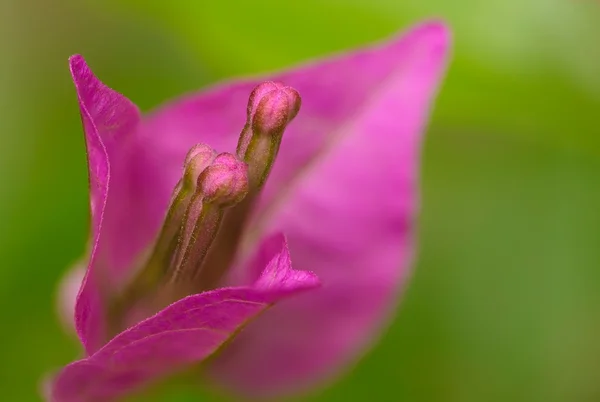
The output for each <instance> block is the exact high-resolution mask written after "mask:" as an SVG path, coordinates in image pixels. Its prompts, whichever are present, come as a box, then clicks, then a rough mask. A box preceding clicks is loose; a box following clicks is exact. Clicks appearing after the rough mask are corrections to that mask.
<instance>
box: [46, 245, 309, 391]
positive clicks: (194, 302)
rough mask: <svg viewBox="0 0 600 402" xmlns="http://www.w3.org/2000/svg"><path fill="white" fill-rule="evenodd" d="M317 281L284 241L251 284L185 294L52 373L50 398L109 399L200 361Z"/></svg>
mask: <svg viewBox="0 0 600 402" xmlns="http://www.w3.org/2000/svg"><path fill="white" fill-rule="evenodd" d="M318 285H319V281H318V279H317V278H316V276H315V275H313V274H311V273H309V272H303V271H295V270H292V269H291V265H290V259H289V252H288V249H287V246H286V245H285V242H283V241H281V242H280V248H279V251H278V253H277V254H276V255H275V256H274V257H273V258H272V259H271V260H270V262H269V263H268V264H267V265H266V267H265V268H264V271H263V273H262V275H261V276H260V277H259V279H258V280H257V281H256V283H255V285H254V286H251V287H237V288H222V289H217V290H213V291H209V292H205V293H201V294H197V295H192V296H188V297H186V298H184V299H182V300H179V301H178V302H176V303H173V304H172V305H170V306H168V307H167V308H165V309H164V310H162V311H160V312H159V313H158V314H156V315H154V316H153V317H150V318H148V319H146V320H144V321H142V322H140V323H139V324H137V325H135V326H133V327H131V328H129V329H128V330H126V331H124V332H122V333H121V334H119V335H118V336H116V337H115V338H113V339H112V340H111V341H110V342H108V343H107V344H106V345H105V346H103V347H102V348H101V349H99V350H98V351H97V352H96V353H94V354H93V355H91V356H90V357H88V358H85V359H82V360H79V361H76V362H74V363H71V364H69V365H68V366H66V367H65V368H64V369H63V370H62V371H61V372H60V373H59V374H58V376H57V377H56V378H55V380H54V382H53V386H52V390H51V400H52V401H53V402H84V401H85V402H94V401H110V400H113V399H115V398H117V397H121V396H124V395H128V394H130V393H131V392H132V391H134V390H136V389H138V388H140V387H142V386H144V385H147V384H149V383H151V382H152V381H155V380H159V379H161V378H162V377H164V376H166V375H169V374H173V373H176V372H177V371H180V370H183V369H185V368H187V367H189V366H190V365H192V364H197V363H199V362H202V361H203V360H204V359H206V358H207V357H209V356H211V355H213V354H214V353H215V352H216V351H217V350H219V348H220V347H221V346H222V345H223V344H224V343H225V342H227V341H228V340H229V339H231V338H232V336H233V335H234V334H235V333H237V332H238V331H239V330H240V329H242V328H243V327H244V326H245V325H246V324H247V323H248V322H249V321H251V320H252V319H254V318H255V317H257V316H258V315H259V314H260V313H262V312H264V311H265V310H266V309H268V308H269V307H271V306H272V305H274V304H275V303H277V302H278V301H279V300H281V299H283V298H286V297H289V296H292V295H295V294H297V293H300V292H302V291H306V290H309V289H313V288H315V287H317V286H318Z"/></svg>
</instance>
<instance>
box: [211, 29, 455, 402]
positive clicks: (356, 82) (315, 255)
mask: <svg viewBox="0 0 600 402" xmlns="http://www.w3.org/2000/svg"><path fill="white" fill-rule="evenodd" d="M448 46H449V34H448V31H447V29H446V28H445V26H444V25H442V24H441V23H437V22H433V23H427V24H424V25H421V26H418V27H416V28H415V29H413V30H411V31H410V32H408V33H407V34H405V35H404V36H402V37H400V38H398V39H395V40H392V41H390V42H388V43H385V44H383V45H382V46H378V47H375V48H370V49H366V50H362V51H359V52H357V53H352V54H349V55H347V56H344V57H341V58H338V59H334V60H332V61H328V62H325V63H322V64H315V65H313V66H310V67H307V68H305V69H301V70H298V71H295V72H291V73H288V74H286V75H285V76H284V77H281V78H279V79H280V80H282V81H283V82H285V83H286V84H289V85H291V86H293V87H295V88H297V89H298V91H299V92H300V93H301V94H302V97H303V110H302V111H301V113H300V114H299V115H298V119H297V122H295V123H294V124H292V125H291V127H290V130H289V133H286V137H285V141H287V142H285V145H282V150H281V153H280V156H279V159H278V164H277V166H276V169H275V171H274V172H273V175H272V177H271V178H270V179H269V182H268V184H267V187H269V186H271V187H270V192H266V193H265V197H266V199H267V204H265V205H264V207H265V208H268V209H270V210H269V221H268V222H267V224H266V229H267V230H275V231H282V232H283V233H285V234H286V237H287V238H288V241H289V244H290V249H291V252H292V255H293V256H294V264H295V266H296V267H298V268H300V269H302V268H305V267H310V268H311V270H314V272H315V273H316V274H317V275H318V276H319V278H320V280H321V282H322V283H323V288H322V290H321V291H319V292H314V293H312V294H306V295H301V296H299V297H297V298H294V299H293V300H289V302H286V303H285V304H282V305H279V306H276V307H275V308H274V309H272V310H271V311H269V314H265V315H264V316H261V317H259V318H258V319H257V320H256V321H254V322H253V323H252V324H250V325H249V326H248V328H247V330H246V331H245V332H244V334H243V335H242V336H240V337H238V338H237V339H236V340H235V341H234V342H233V343H232V344H231V345H230V347H229V348H227V350H226V351H224V353H223V354H222V355H220V356H219V358H218V359H216V361H215V362H214V365H213V366H212V374H213V375H214V377H215V378H217V379H219V380H220V381H222V382H223V383H224V384H225V385H226V386H227V387H232V388H235V389H237V390H238V391H241V392H243V393H245V394H248V393H249V394H258V395H263V394H269V395H271V394H276V393H279V392H284V391H285V392H289V391H290V390H291V388H293V389H297V388H299V387H304V386H308V385H310V384H311V383H313V382H314V381H317V380H320V379H323V378H324V377H327V376H330V375H332V374H333V373H335V372H336V369H339V368H340V367H343V365H345V364H348V363H350V362H352V361H353V360H354V359H355V358H356V356H357V354H359V353H360V352H361V351H362V350H363V349H364V347H365V346H366V345H367V344H368V343H370V342H371V341H372V339H373V337H374V336H375V335H376V334H377V333H378V331H379V330H380V327H381V324H382V323H383V321H384V319H385V318H387V317H388V316H389V314H390V312H391V311H392V308H393V307H394V305H395V304H396V300H397V295H398V292H399V290H400V289H401V287H402V285H403V283H404V282H405V280H406V278H407V274H408V272H409V266H410V263H411V260H412V257H413V248H414V239H413V232H414V224H415V222H414V221H415V214H416V213H417V212H418V211H417V209H418V173H419V153H420V146H421V140H422V136H423V132H424V130H425V126H426V123H427V120H428V111H429V109H430V105H431V102H432V100H433V98H434V96H435V94H436V92H437V88H438V85H439V81H440V79H441V77H442V75H443V73H444V70H445V65H446V58H447V51H448ZM288 134H289V135H288ZM306 143H309V144H310V145H305V144H306ZM310 147H315V149H312V150H311V149H310ZM323 147H326V148H327V152H326V153H325V154H322V155H320V157H319V159H312V160H313V164H312V165H309V167H308V168H306V169H304V168H303V166H304V165H303V164H304V163H306V161H307V160H309V159H311V155H312V156H314V154H315V152H317V151H316V149H319V152H323V150H322V148H323ZM293 174H295V176H294V177H293V179H294V180H295V181H296V183H295V186H291V187H290V188H289V189H288V191H289V193H288V194H287V196H286V197H284V198H283V199H282V200H280V202H279V203H275V204H270V205H269V204H268V202H269V201H268V199H269V197H271V196H272V197H275V196H276V195H277V196H278V197H280V196H281V192H282V188H281V186H282V185H283V184H282V183H283V181H284V179H285V178H290V177H292V175H293ZM277 187H280V188H279V189H277ZM276 190H278V191H279V193H277V194H275V192H276ZM255 223H256V224H259V223H260V221H257V222H255ZM290 317H293V318H290Z"/></svg>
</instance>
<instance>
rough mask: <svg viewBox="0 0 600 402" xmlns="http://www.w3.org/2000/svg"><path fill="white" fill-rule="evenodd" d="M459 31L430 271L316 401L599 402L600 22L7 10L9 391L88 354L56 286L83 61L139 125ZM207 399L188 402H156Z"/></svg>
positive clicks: (4, 291) (510, 16)
mask: <svg viewBox="0 0 600 402" xmlns="http://www.w3.org/2000/svg"><path fill="white" fill-rule="evenodd" d="M426 16H438V17H443V18H445V19H446V20H447V21H448V22H449V23H450V24H451V25H452V27H453V29H454V32H455V42H456V43H455V49H454V59H453V63H452V65H451V68H450V71H449V74H448V77H447V80H446V81H445V83H444V86H443V88H442V92H441V95H440V97H439V99H438V101H437V106H436V109H435V113H434V116H433V120H432V123H431V125H430V129H429V132H428V136H427V142H426V146H425V150H424V152H425V154H424V166H423V169H424V173H423V180H424V183H423V190H424V196H423V199H424V206H423V213H422V220H421V242H420V243H421V252H420V259H419V262H418V266H417V269H416V272H415V275H414V277H413V279H412V282H411V284H410V286H409V287H408V291H407V293H406V295H405V297H404V301H403V304H402V306H401V308H400V309H399V310H398V313H397V315H396V319H395V321H394V323H393V325H392V327H391V328H390V329H389V330H388V331H387V332H386V333H385V334H384V337H383V339H382V341H381V342H380V343H379V344H378V345H377V347H376V348H375V349H374V350H372V351H371V352H369V353H368V355H367V356H365V358H364V359H362V361H361V362H360V363H359V364H358V365H357V366H356V367H355V369H353V370H352V371H351V372H350V373H348V374H347V375H345V376H344V377H342V378H341V379H340V380H339V381H337V382H336V383H334V384H331V385H330V386H327V387H326V388H324V389H321V390H317V391H315V393H313V394H311V395H309V396H306V397H304V398H302V399H301V400H310V401H313V400H314V401H363V400H371V401H388V400H389V401H410V402H412V401H415V402H421V401H422V402H432V401H456V402H471V401H472V402H482V401H492V402H494V401H503V402H506V401H524V402H525V401H526V402H535V401H544V402H553V401H557V402H558V401H560V402H580V401H582V402H583V401H586V402H587V401H590V402H597V401H600V317H599V314H600V247H599V241H600V185H599V184H600V129H599V125H598V122H597V119H596V116H598V111H599V110H600V3H598V2H596V1H593V0H543V1H542V0H527V1H524V0H453V1H444V0H431V1H427V0H410V1H397V0H370V1H366V0H363V1H359V0H354V1H352V0H328V1H326V0H304V1H301V2H284V1H280V0H255V1H252V2H250V1H237V2H236V1H225V2H217V1H203V0H198V1H191V0H190V1H171V2H167V1H161V2H154V1H148V0H129V1H116V0H113V1H95V2H92V1H81V0H80V1H75V0H73V1H69V0H60V1H59V0H55V1H52V2H51V1H44V0H0V57H1V62H0V85H1V91H0V135H1V136H2V137H1V140H2V145H1V146H0V180H1V183H2V185H1V186H0V222H2V226H1V227H2V229H1V230H0V262H1V265H0V297H1V302H2V319H3V321H4V323H5V324H4V327H5V329H4V330H3V331H2V332H1V335H0V336H1V338H0V357H1V358H2V361H3V364H1V365H0V390H1V392H2V395H3V400H6V401H29V400H31V401H35V400H38V399H39V397H38V396H37V395H38V388H39V382H40V378H41V376H42V375H43V374H44V373H47V372H48V371H49V370H51V369H53V368H56V367H58V366H59V365H61V364H64V363H66V362H67V361H69V360H70V359H72V358H74V357H75V356H76V355H77V352H78V346H77V343H76V342H75V341H74V339H73V338H69V337H68V336H66V335H64V334H63V332H62V331H61V329H60V327H59V324H58V322H57V320H56V315H55V302H54V298H55V293H56V283H57V281H58V279H59V278H60V277H61V275H62V273H63V272H64V271H65V269H66V268H67V267H68V266H69V265H70V264H71V263H72V262H73V261H74V260H76V259H77V258H78V257H79V256H80V255H81V254H82V252H83V250H84V246H85V241H86V234H87V222H88V217H87V213H88V204H87V173H86V165H85V155H84V143H83V136H82V133H81V127H80V120H79V114H78V109H77V105H76V100H75V92H74V90H73V87H72V84H71V82H70V77H69V74H68V68H67V58H68V57H69V55H71V54H73V53H82V54H84V55H85V56H86V58H87V60H88V62H89V63H90V64H91V65H92V66H93V68H94V70H95V72H96V73H97V74H98V75H99V76H100V77H101V78H102V79H103V80H104V81H105V82H106V83H108V84H109V85H110V86H112V87H113V88H116V89H118V90H119V91H120V92H123V93H125V94H126V95H127V96H128V97H129V98H131V99H132V100H133V101H134V102H136V103H137V104H138V105H140V107H141V108H142V109H143V110H148V109H149V108H151V107H153V106H156V105H158V104H159V103H161V102H163V101H164V100H165V99H168V98H171V97H174V96H176V95H178V94H180V93H182V92H184V91H189V90H194V89H197V88H200V87H202V86H204V85H207V84H209V83H212V82H215V81H217V80H221V79H224V78H226V77H231V76H235V75H241V74H250V73H256V72H264V71H270V70H274V69H279V68H282V67H285V66H288V65H292V64H294V63H296V62H300V61H302V60H305V59H308V58H313V57H316V56H320V55H325V54H327V53H330V52H332V51H339V50H343V49H349V48H351V47H353V46H356V45H359V44H365V43H368V42H370V41H373V40H377V39H381V38H384V37H386V36H389V35H390V34H392V33H394V32H396V31H398V30H400V29H402V28H404V27H406V26H407V25H409V24H411V23H413V22H415V21H416V20H417V19H420V18H423V17H426ZM196 399H202V400H212V399H213V396H210V395H208V394H203V393H197V392H195V391H194V390H192V389H189V388H182V389H178V390H176V391H173V392H169V391H165V392H164V393H163V394H162V399H160V400H165V401H166V400H169V401H171V400H181V401H187V400H190V401H191V400H196Z"/></svg>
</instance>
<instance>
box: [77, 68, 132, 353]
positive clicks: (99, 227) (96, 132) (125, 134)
mask: <svg viewBox="0 0 600 402" xmlns="http://www.w3.org/2000/svg"><path fill="white" fill-rule="evenodd" d="M69 64H70V68H71V74H72V76H73V81H74V83H75V88H76V90H77V98H78V100H79V108H80V110H81V119H82V122H83V127H84V131H85V140H86V148H87V155H88V167H89V182H90V204H91V214H92V227H91V238H92V249H91V255H90V259H89V265H88V270H87V272H86V275H85V278H84V280H83V283H82V287H81V290H80V292H79V295H78V297H77V303H76V308H75V309H76V312H75V327H76V329H77V333H78V334H79V337H80V338H81V341H82V343H83V344H84V346H85V348H86V350H87V351H88V352H92V351H94V350H95V349H97V348H98V347H99V346H100V345H101V344H102V343H103V342H104V341H105V339H103V332H104V321H103V302H102V298H103V295H102V293H101V291H100V286H101V284H102V282H103V281H106V280H107V279H108V278H107V273H106V272H101V271H106V270H107V269H108V268H107V267H108V266H110V262H111V261H110V256H109V255H107V254H108V252H107V250H108V249H110V246H111V244H110V243H111V239H110V238H107V236H106V235H103V233H104V232H105V230H104V228H103V226H104V225H105V224H106V219H105V215H106V210H107V209H108V208H109V206H108V204H109V203H112V204H114V203H115V202H116V200H115V198H116V197H115V196H114V195H113V194H111V193H112V190H110V191H109V183H110V181H111V175H113V174H115V171H116V170H117V171H118V169H119V167H120V164H121V161H122V160H123V159H124V156H123V150H124V149H125V148H126V147H124V146H123V144H125V143H128V142H129V141H130V137H131V136H132V135H134V133H135V131H136V129H137V125H138V123H139V120H140V114H139V111H138V109H137V107H136V106H135V105H133V104H132V103H131V102H129V100H127V99H126V98H125V97H124V96H122V95H120V94H118V93H117V92H115V91H113V90H111V89H110V88H108V87H106V86H105V85H104V84H102V83H101V82H100V81H99V80H98V79H97V78H96V77H95V76H94V74H93V73H92V72H91V70H90V69H89V68H88V66H87V65H86V63H85V60H84V59H83V58H82V57H81V56H73V57H72V58H71V59H70V60H69Z"/></svg>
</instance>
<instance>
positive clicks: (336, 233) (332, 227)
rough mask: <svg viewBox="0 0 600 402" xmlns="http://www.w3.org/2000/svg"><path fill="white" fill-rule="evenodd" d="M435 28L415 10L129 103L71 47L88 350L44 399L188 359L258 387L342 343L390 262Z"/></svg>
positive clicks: (379, 307)
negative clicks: (293, 57)
mask: <svg viewBox="0 0 600 402" xmlns="http://www.w3.org/2000/svg"><path fill="white" fill-rule="evenodd" d="M448 46H449V34H448V31H447V29H446V27H445V26H444V25H443V24H442V23H440V22H427V23H424V24H421V25H419V26H417V27H414V28H413V29H411V30H409V31H408V32H406V33H404V34H403V35H401V36H399V37H397V38H394V39H392V40H390V41H388V42H385V43H383V44H378V45H376V46H372V47H368V48H364V49H359V50H356V51H353V52H350V53H347V54H342V55H338V56H336V57H333V58H329V59H324V60H320V61H317V62H314V63H312V64H309V65H305V66H302V67H299V68H296V69H293V70H290V71H287V72H283V73H280V74H277V75H275V76H272V77H269V80H270V81H268V82H263V81H264V80H263V79H257V80H244V81H233V82H228V83H225V84H223V85H220V86H217V87H215V88H212V89H209V90H207V91H206V92H202V93H200V94H192V95H191V96H187V97H184V98H182V99H179V100H176V101H174V102H172V103H169V104H167V105H165V106H163V107H161V108H159V109H158V110H157V111H154V112H153V113H151V114H149V115H147V116H143V117H142V116H141V115H140V113H139V112H138V109H137V108H136V107H135V106H134V105H133V103H131V102H130V101H129V100H128V99H126V98H125V97H124V96H122V95H120V94H118V93H117V92H114V91H113V90H111V89H109V88H108V87H106V86H105V85H104V84H102V83H101V82H100V81H99V80H98V79H97V78H96V77H95V76H94V75H93V74H92V72H91V71H90V69H89V68H88V66H87V65H86V64H85V62H84V60H83V58H81V57H80V56H74V57H72V58H71V60H70V66H71V72H72V75H73V79H74V81H75V87H76V90H77V95H78V99H79V105H80V109H81V115H82V120H83V126H84V131H85V138H86V144H87V154H88V162H89V179H90V197H91V214H92V222H91V241H90V244H91V247H90V252H89V256H88V258H87V270H86V273H85V277H84V279H83V280H82V282H81V287H80V289H79V291H78V294H77V300H76V303H75V307H74V310H75V328H76V331H77V334H78V335H79V338H80V340H81V342H82V344H83V346H84V350H85V356H86V357H85V358H83V359H82V360H79V361H76V362H74V363H71V364H69V365H68V366H66V367H65V368H63V369H62V370H61V371H60V372H58V373H57V375H56V376H55V377H54V378H53V380H52V383H51V386H50V397H49V399H51V400H54V401H60V402H65V401H100V400H101V401H106V400H111V399H114V398H118V397H120V396H124V395H128V394H129V393H130V392H133V391H135V390H137V389H138V388H140V387H143V386H145V385H148V384H150V383H152V382H154V381H157V380H160V379H162V378H163V377H165V376H167V375H171V374H173V373H176V372H178V371H181V370H186V369H189V368H193V367H195V366H199V365H202V370H199V371H198V372H199V373H200V372H201V373H202V374H201V375H203V376H205V377H206V378H207V379H209V380H211V381H212V382H214V383H216V384H220V385H221V386H223V387H226V388H227V389H228V390H232V391H233V392H236V393H238V394H239V395H247V396H273V395H279V394H281V393H285V392H292V391H296V390H299V389H302V388H306V387H308V386H310V385H313V384H314V383H316V382H318V381H320V380H322V379H323V378H327V377H330V376H331V375H333V374H335V373H336V372H338V371H339V369H340V368H341V367H343V366H344V365H345V364H347V363H351V362H352V361H354V360H355V359H356V358H357V356H358V355H359V354H360V352H361V351H363V350H364V349H365V348H366V347H367V346H368V345H369V344H370V343H371V342H372V341H373V339H374V337H375V335H376V334H377V333H378V332H379V330H380V328H381V326H382V324H384V322H385V321H386V318H387V317H388V316H389V315H390V313H391V311H393V307H394V305H395V304H396V298H397V296H398V294H399V291H400V289H401V287H402V285H403V283H404V281H405V279H406V278H407V274H408V271H409V265H410V262H411V259H412V257H413V254H414V251H413V248H414V240H413V228H414V225H415V214H416V212H417V209H418V194H417V190H418V172H419V169H418V165H419V151H420V144H421V140H422V134H423V131H424V128H425V125H426V122H427V120H428V112H429V109H430V106H431V103H432V100H433V98H434V97H435V94H436V91H437V88H438V85H439V82H440V79H441V77H442V75H443V73H444V70H445V65H446V59H447V52H448ZM261 82H263V83H262V84H261ZM282 83H283V84H282ZM299 94H301V95H302V107H301V108H300V95H299ZM248 98H249V100H248ZM300 109H301V110H300ZM292 119H293V121H292ZM284 131H285V133H284ZM240 132H241V134H240ZM182 164H183V170H182ZM292 262H293V268H292ZM74 277H77V274H75V276H71V277H70V278H74ZM68 287H70V288H73V280H71V281H70V282H69V285H68ZM67 299H68V298H67ZM64 300H66V299H64ZM63 304H64V303H63ZM208 357H210V359H208V360H207V358H208ZM199 375H200V374H199Z"/></svg>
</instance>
